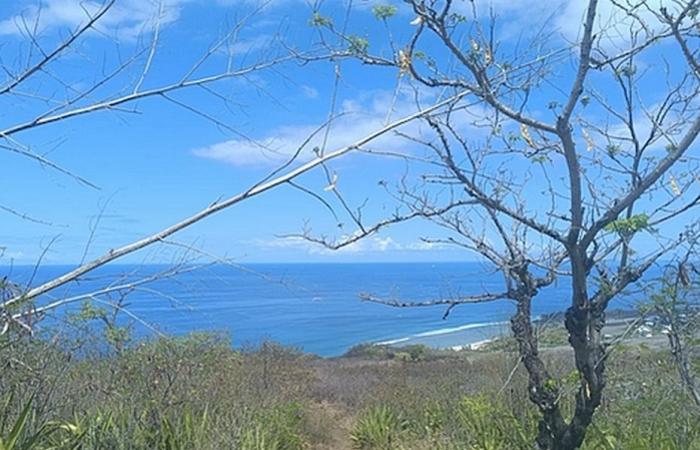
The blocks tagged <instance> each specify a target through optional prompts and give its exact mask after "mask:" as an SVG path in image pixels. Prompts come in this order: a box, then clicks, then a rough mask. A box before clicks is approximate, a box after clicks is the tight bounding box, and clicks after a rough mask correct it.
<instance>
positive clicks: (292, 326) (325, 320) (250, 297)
mask: <svg viewBox="0 0 700 450" xmlns="http://www.w3.org/2000/svg"><path fill="white" fill-rule="evenodd" d="M69 269H70V267H65V266H44V267H42V268H40V270H39V271H38V273H37V274H35V276H34V281H33V284H34V285H36V284H37V283H38V282H41V281H42V280H46V279H49V278H51V277H53V276H56V275H59V274H61V273H64V272H65V271H67V270H69ZM163 270H167V267H166V266H157V265H145V266H135V265H134V266H132V265H112V266H108V267H104V268H101V269H99V270H97V271H96V272H94V273H92V274H91V275H90V276H89V277H88V278H86V279H84V280H83V281H81V282H80V283H78V284H72V285H69V286H65V287H61V288H59V289H57V290H56V291H54V292H53V293H52V298H48V297H45V298H43V299H41V302H46V301H50V300H51V299H56V298H66V297H70V296H75V295H77V294H80V293H83V292H90V291H93V290H95V289H98V288H101V287H104V286H107V285H109V284H110V283H114V284H116V283H121V282H123V281H124V279H125V278H126V279H130V280H137V279H140V278H143V277H147V276H150V275H153V274H156V273H159V272H161V271H163ZM31 274H32V268H30V267H14V268H0V276H3V275H9V276H10V278H11V279H13V280H14V281H17V282H21V283H27V282H28V281H29V279H30V277H31ZM502 289H503V281H502V277H501V276H500V274H499V273H497V272H493V271H492V270H490V269H489V267H488V266H486V265H484V264H482V263H477V262H465V263H405V264H404V263H381V264H250V265H245V266H243V267H240V268H236V267H231V266H225V265H215V266H207V267H203V268H198V269H196V270H193V271H190V272H186V273H182V274H179V275H177V276H174V277H171V278H167V279H163V280H159V281H156V282H154V283H150V284H147V285H143V286H141V287H139V288H137V289H135V290H134V291H132V292H130V293H129V295H128V297H126V301H127V304H128V308H129V311H131V312H132V313H133V314H135V315H136V316H138V317H139V318H140V319H142V320H144V321H146V322H148V323H149V324H152V325H153V327H155V328H156V329H158V330H161V331H162V332H164V333H167V334H174V335H182V334H186V333H188V332H192V331H203V330H209V331H217V332H225V333H227V334H229V335H230V336H231V339H232V341H233V344H234V346H241V345H247V344H256V343H259V342H261V341H263V340H274V341H277V342H280V343H283V344H287V345H294V346H297V347H300V348H301V349H303V350H304V351H307V352H313V353H317V354H319V355H323V356H334V355H340V354H342V353H343V352H345V351H346V350H347V349H348V348H350V347H351V346H353V345H355V344H358V343H365V342H375V343H377V342H391V343H402V344H409V343H424V344H427V345H431V346H436V347H450V346H455V345H464V344H469V343H473V342H477V341H480V340H483V339H485V338H488V337H491V335H493V333H494V328H500V329H503V330H506V329H507V323H506V322H507V321H508V319H509V317H510V315H511V314H512V312H513V311H514V306H513V304H512V303H511V302H509V301H496V302H492V303H481V304H474V305H464V306H461V307H457V308H455V309H454V310H453V311H452V313H451V314H450V315H449V316H448V317H447V319H445V320H443V319H442V316H443V313H444V311H445V307H438V306H436V307H423V308H394V307H389V306H385V305H379V304H374V303H367V302H362V301H360V299H359V297H358V294H359V293H362V292H365V293H371V294H373V295H377V296H384V297H389V298H397V299H401V300H404V301H421V300H430V299H436V298H449V297H454V296H460V295H470V294H476V293H482V292H492V293H494V292H499V291H501V290H502ZM569 301H570V297H569V290H568V288H567V286H566V280H563V281H562V282H561V284H554V285H552V286H550V287H548V288H546V289H543V290H542V292H541V293H540V295H539V296H538V298H537V299H536V301H535V302H534V304H533V314H534V315H540V314H544V313H552V312H556V311H563V310H564V309H565V308H566V305H567V303H568V302H569ZM631 302H632V301H631V300H629V299H626V300H625V299H623V300H619V301H618V302H617V303H614V304H613V305H612V307H613V308H628V307H630V305H631ZM74 307H77V305H75V306H74ZM64 311H65V309H64ZM498 324H500V325H498ZM135 328H136V330H137V332H138V333H140V334H141V333H142V334H146V333H148V330H147V328H146V327H144V326H142V325H138V324H135Z"/></svg>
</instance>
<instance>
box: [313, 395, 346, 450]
mask: <svg viewBox="0 0 700 450" xmlns="http://www.w3.org/2000/svg"><path fill="white" fill-rule="evenodd" d="M311 414H312V418H311V420H312V421H315V422H316V424H318V429H322V430H324V436H323V442H320V443H318V444H315V445H313V446H311V450H352V442H351V441H350V431H351V429H352V424H353V422H354V420H355V419H354V417H353V416H352V415H351V414H349V413H348V412H347V411H346V410H345V409H344V408H343V407H341V406H339V405H334V404H332V403H327V402H321V403H316V404H314V405H313V406H312V407H311Z"/></svg>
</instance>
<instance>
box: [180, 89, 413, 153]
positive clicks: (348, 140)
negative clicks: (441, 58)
mask: <svg viewBox="0 0 700 450" xmlns="http://www.w3.org/2000/svg"><path fill="white" fill-rule="evenodd" d="M365 103H366V102H362V101H356V100H347V101H345V102H343V103H342V106H341V112H342V115H340V117H338V118H337V119H336V120H335V121H334V122H333V124H332V127H331V131H330V133H329V137H328V143H327V147H326V150H327V151H332V150H335V149H338V148H342V147H344V146H347V145H350V144H353V143H355V142H357V141H358V140H359V139H361V138H363V137H365V136H368V135H369V134H371V133H373V132H375V131H377V130H379V129H381V128H382V127H384V126H385V125H386V123H387V117H388V112H389V111H390V110H393V114H391V117H393V118H398V117H402V116H405V115H408V114H411V113H412V112H414V111H416V106H415V105H413V104H412V103H411V102H410V101H408V100H399V101H397V102H395V104H394V107H393V108H392V104H393V102H392V94H391V93H387V92H381V93H375V95H374V96H373V98H372V99H371V101H370V102H369V104H365ZM419 127H420V126H419V124H418V123H417V122H416V123H412V124H407V125H405V126H404V127H403V128H402V130H403V131H406V130H413V131H417V130H418V129H419ZM317 128H318V125H315V124H313V125H311V124H302V125H286V126H280V127H277V128H275V129H273V130H271V131H270V132H269V133H268V134H267V135H266V136H264V137H262V138H260V139H258V140H257V141H256V142H252V141H249V140H244V139H231V140H228V141H224V142H219V143H216V144H212V145H209V146H206V147H200V148H197V149H194V150H193V153H194V154H195V155H197V156H200V157H203V158H208V159H213V160H216V161H221V162H224V163H227V164H232V165H234V166H268V165H276V164H279V163H281V162H283V161H285V160H287V159H288V158H289V157H290V155H292V154H294V153H295V152H296V151H297V149H298V148H299V146H300V145H302V143H304V141H305V140H306V139H307V138H308V137H309V136H310V135H311V134H313V133H314V131H316V130H317ZM323 141H324V132H323V131H322V132H320V133H317V134H316V135H315V137H313V138H312V139H311V140H310V142H309V143H308V144H307V146H306V147H305V149H304V152H303V154H301V155H300V157H299V158H300V160H308V159H310V158H311V157H313V156H314V153H313V149H314V148H317V147H318V148H320V147H322V146H323ZM405 144H406V140H405V139H404V138H401V137H399V136H397V135H395V134H394V133H387V134H386V135H384V136H382V137H379V138H377V139H376V140H375V141H373V142H372V144H371V147H372V148H380V149H382V150H385V151H386V150H394V151H396V150H399V149H400V148H401V147H402V146H403V145H405Z"/></svg>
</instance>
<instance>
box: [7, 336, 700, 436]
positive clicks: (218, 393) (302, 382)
mask: <svg viewBox="0 0 700 450" xmlns="http://www.w3.org/2000/svg"><path fill="white" fill-rule="evenodd" d="M551 334H552V335H553V336H558V335H559V333H558V332H556V331H552V332H551ZM544 335H548V334H544ZM87 345H88V344H87V343H85V342H84V341H81V343H80V346H81V350H80V355H82V356H78V353H76V351H75V349H70V345H64V344H62V345H60V346H57V345H56V344H53V343H51V342H50V341H48V340H45V339H37V338H28V337H22V338H16V339H15V340H13V341H9V340H7V339H5V341H3V342H2V349H1V350H0V357H1V360H2V361H3V362H4V365H3V377H2V378H1V379H0V398H2V399H3V405H5V406H4V408H3V409H2V411H1V412H0V439H1V440H0V449H2V450H10V449H12V450H15V449H42V450H43V449H74V448H81V449H107V448H109V449H127V448H129V449H192V448H197V449H222V448H237V449H243V450H296V449H299V450H301V449H351V448H356V449H377V450H380V449H381V450H393V449H396V450H399V449H416V450H427V449H445V450H447V449H450V450H452V449H454V450H456V449H530V448H532V441H533V439H534V437H535V435H536V433H537V422H538V416H537V411H536V409H535V408H534V407H533V406H532V405H531V404H530V403H529V401H528V398H527V394H526V393H525V392H526V390H525V389H524V388H525V386H526V385H527V373H526V372H525V371H524V370H523V369H522V367H519V364H517V363H518V360H519V357H518V355H517V353H516V352H510V351H486V350H479V351H460V352H455V351H435V350H431V349H429V348H427V347H423V346H410V347H407V348H389V347H383V346H370V345H364V346H358V347H355V348H354V349H352V350H351V351H349V352H348V354H347V355H346V356H344V357H341V358H334V359H321V358H318V357H315V356H313V355H308V354H303V353H301V352H299V351H297V350H295V349H292V348H287V347H283V346H280V345H277V344H274V343H264V344H262V345H260V346H259V347H256V348H250V349H244V350H234V349H232V348H231V346H230V342H228V340H226V339H225V338H223V337H221V336H218V335H207V334H195V335H190V336H187V337H183V338H162V339H157V340H152V341H147V342H140V343H138V344H132V345H129V346H127V347H126V348H124V349H122V350H120V351H116V350H111V351H109V352H105V351H97V350H94V349H93V350H89V349H87V348H85V347H86V346H87ZM90 345H92V346H93V347H96V348H101V349H104V348H105V346H104V342H97V343H96V342H93V343H92V344H90ZM506 350H507V348H506ZM85 355H88V356H85ZM401 355H413V356H412V357H407V356H401ZM692 357H693V363H694V364H697V363H698V362H700V360H699V359H698V355H697V354H693V356H692ZM543 358H544V359H545V360H546V361H547V363H548V364H549V365H551V367H553V368H554V370H553V372H552V373H553V378H552V379H551V380H550V381H549V385H551V386H552V389H560V390H564V391H568V390H571V389H576V388H577V385H578V383H579V381H578V376H577V373H576V371H575V370H574V368H573V367H572V365H571V358H570V354H569V353H568V351H566V350H563V347H556V346H555V347H552V348H551V350H545V351H544V354H543ZM610 369H611V374H610V379H609V386H608V389H609V392H610V394H609V401H608V402H606V403H605V404H604V405H603V406H602V407H601V411H600V414H599V415H597V416H596V420H595V422H594V425H593V431H592V432H591V433H590V434H588V435H587V437H586V441H585V443H584V446H583V448H586V449H596V450H597V449H642V448H654V449H694V448H698V449H700V420H698V419H700V411H698V410H697V409H695V408H689V407H686V406H690V405H692V399H691V398H690V397H689V396H688V394H687V391H686V390H684V388H683V386H682V385H680V384H679V383H678V382H677V374H676V371H675V365H674V360H673V357H672V355H671V354H670V352H668V351H667V350H665V349H664V348H663V347H660V348H646V347H644V346H638V345H629V346H626V347H619V350H618V351H617V352H613V353H612V354H611V361H610ZM562 407H563V409H564V411H565V413H566V414H571V413H572V411H573V407H574V403H573V402H570V403H565V404H563V405H562Z"/></svg>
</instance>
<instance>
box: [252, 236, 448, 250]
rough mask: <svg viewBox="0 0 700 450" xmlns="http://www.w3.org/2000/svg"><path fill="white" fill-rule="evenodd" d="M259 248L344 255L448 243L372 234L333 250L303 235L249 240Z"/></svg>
mask: <svg viewBox="0 0 700 450" xmlns="http://www.w3.org/2000/svg"><path fill="white" fill-rule="evenodd" d="M349 237H350V236H348V235H345V236H340V237H339V238H338V241H342V240H343V239H348V238H349ZM248 244H251V245H253V246H255V247H258V248H263V249H291V250H299V251H302V252H305V253H307V254H309V255H343V254H353V255H354V254H364V253H386V252H391V251H410V252H423V251H438V250H444V249H446V248H447V245H446V244H441V243H431V242H424V241H416V242H410V243H407V244H402V243H400V242H397V241H396V240H395V239H394V238H392V237H391V236H387V237H380V236H372V237H367V238H364V239H360V240H358V241H356V242H353V243H352V244H350V245H347V246H345V247H342V248H340V249H338V250H331V249H328V248H326V247H324V246H323V245H321V244H317V243H314V242H310V241H308V240H306V239H304V238H303V237H298V236H288V237H278V238H274V239H271V240H264V239H254V240H252V241H248Z"/></svg>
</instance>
